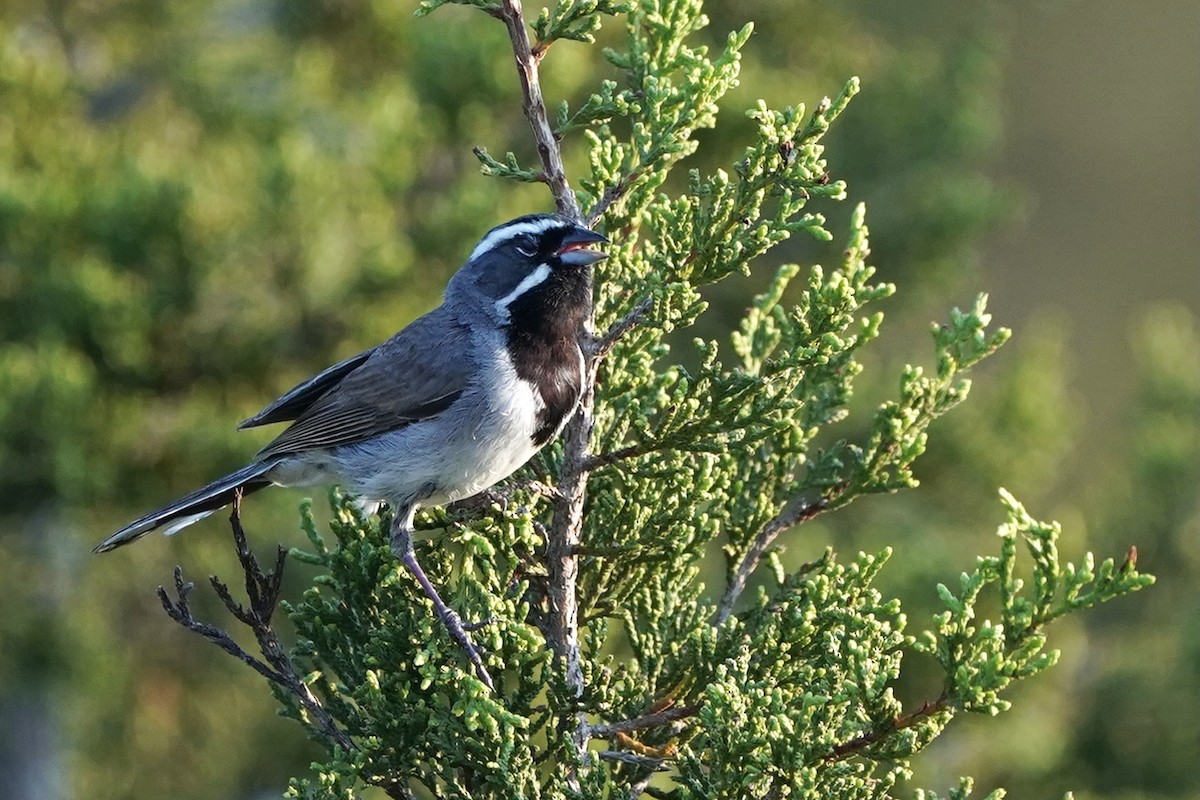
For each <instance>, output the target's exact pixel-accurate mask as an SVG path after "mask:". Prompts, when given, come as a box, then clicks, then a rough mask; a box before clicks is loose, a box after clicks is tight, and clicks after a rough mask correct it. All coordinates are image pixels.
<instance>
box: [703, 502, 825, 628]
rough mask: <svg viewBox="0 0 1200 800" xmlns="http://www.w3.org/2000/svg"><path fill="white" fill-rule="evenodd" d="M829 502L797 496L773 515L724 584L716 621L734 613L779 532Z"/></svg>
mask: <svg viewBox="0 0 1200 800" xmlns="http://www.w3.org/2000/svg"><path fill="white" fill-rule="evenodd" d="M829 503H830V498H829V497H822V498H820V499H819V500H815V501H813V502H811V503H810V502H805V501H802V500H799V499H797V500H795V501H793V502H791V503H789V504H788V506H787V507H786V508H784V509H783V511H780V512H779V513H778V514H776V515H775V516H774V517H772V518H771V519H770V520H769V521H768V522H767V524H766V525H763V527H762V530H760V531H759V532H758V535H757V536H756V537H754V543H753V544H752V545H751V546H750V549H749V551H747V552H746V555H745V556H744V557H743V558H742V561H741V563H740V564H738V567H737V569H736V570H734V573H733V578H732V579H731V580H730V581H729V585H728V586H727V587H725V593H724V594H723V595H722V596H721V602H720V604H719V605H718V606H717V615H716V617H715V620H714V622H715V624H717V625H720V624H722V623H723V622H725V620H727V619H729V615H730V614H732V613H733V606H734V604H735V603H737V600H738V598H739V597H741V595H742V592H743V591H745V589H746V583H747V582H748V581H749V580H750V575H751V574H752V573H753V572H754V570H755V569H757V568H758V564H759V562H760V561H762V557H763V556H764V555H766V552H767V550H768V549H769V548H770V547H771V545H772V544H774V542H775V539H776V538H778V537H779V534H781V533H783V532H784V531H786V530H787V529H788V528H791V527H794V526H796V525H799V524H801V523H803V522H807V521H808V520H810V519H812V518H813V517H815V516H817V515H818V514H820V513H821V512H822V511H824V510H825V509H827V508H828V507H829Z"/></svg>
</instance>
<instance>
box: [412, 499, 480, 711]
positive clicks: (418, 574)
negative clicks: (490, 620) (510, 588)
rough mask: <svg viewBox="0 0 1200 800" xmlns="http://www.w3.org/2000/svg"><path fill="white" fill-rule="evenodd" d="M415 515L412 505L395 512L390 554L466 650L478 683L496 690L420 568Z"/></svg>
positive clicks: (456, 619)
mask: <svg viewBox="0 0 1200 800" xmlns="http://www.w3.org/2000/svg"><path fill="white" fill-rule="evenodd" d="M415 514H416V508H415V507H412V506H409V507H408V508H401V509H397V513H396V516H395V518H394V519H393V520H392V552H393V553H395V554H396V558H398V559H400V563H401V564H403V565H404V566H406V567H408V571H409V572H411V573H412V575H413V577H414V578H416V579H417V583H419V584H421V589H422V590H423V591H424V592H425V596H426V597H428V598H429V599H430V601H432V602H433V608H434V610H435V611H437V615H438V619H440V620H441V621H442V624H443V625H445V626H446V630H447V631H448V632H449V633H450V638H451V639H453V640H454V641H455V642H457V643H458V646H459V647H461V648H462V649H463V650H465V651H466V653H467V657H468V658H470V659H471V663H472V664H474V665H475V674H476V675H477V676H479V680H481V681H483V682H484V683H485V684H487V687H488V688H489V689H491V690H492V691H495V690H496V687H495V685H493V683H492V676H491V675H489V674H488V671H487V668H486V667H484V666H483V659H482V658H481V657H480V655H479V650H477V649H476V647H475V645H474V643H472V642H471V638H470V637H469V636H467V629H466V628H464V627H463V623H462V619H461V618H459V616H458V614H456V613H454V611H453V610H452V609H451V608H450V607H449V606H447V605H446V603H445V602H444V601H443V600H442V598H441V596H440V595H439V594H438V593H437V589H435V588H434V587H433V584H432V583H430V581H429V578H428V577H427V576H426V575H425V570H423V569H421V564H420V563H419V562H418V561H417V553H416V551H415V550H414V549H413V540H412V537H413V516H414V515H415ZM484 624H486V623H484ZM470 627H471V629H472V630H475V629H477V628H479V627H482V626H481V625H472V626H470Z"/></svg>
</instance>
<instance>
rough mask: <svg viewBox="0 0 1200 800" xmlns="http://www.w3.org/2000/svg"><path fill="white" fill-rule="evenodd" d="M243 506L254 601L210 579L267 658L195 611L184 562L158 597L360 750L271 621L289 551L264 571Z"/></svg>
mask: <svg viewBox="0 0 1200 800" xmlns="http://www.w3.org/2000/svg"><path fill="white" fill-rule="evenodd" d="M240 506H241V495H240V494H239V495H237V496H236V497H235V499H234V502H233V508H232V511H231V512H230V515H229V524H230V527H231V528H232V529H233V541H234V547H235V548H236V550H237V555H238V561H239V562H241V565H242V571H243V572H244V573H245V578H246V596H247V598H248V600H249V607H246V606H244V605H242V604H241V603H239V602H237V601H236V600H234V599H233V596H232V595H231V594H230V592H229V587H228V586H226V585H225V584H224V583H223V582H222V581H221V580H220V579H219V578H217V576H215V575H213V576H212V577H211V578H209V581H210V582H211V583H212V586H213V589H214V590H215V591H216V593H217V596H218V597H220V598H221V602H222V603H224V604H225V607H226V608H227V609H228V610H229V612H230V613H231V614H233V616H234V617H235V618H236V619H237V620H238V621H239V622H241V623H242V624H244V625H246V626H247V627H248V628H250V630H251V631H252V632H253V633H254V638H255V640H256V641H257V642H258V647H259V650H260V651H261V652H262V655H263V659H264V660H259V659H257V658H255V657H254V656H252V655H250V654H249V653H247V652H246V651H245V650H243V649H242V648H241V647H240V646H239V645H238V644H237V642H235V641H234V640H233V638H232V637H231V636H230V635H229V634H227V633H225V632H224V631H222V630H220V629H219V628H216V627H214V626H212V625H209V624H207V623H204V622H201V621H199V620H197V619H196V618H194V617H193V616H192V612H191V608H190V607H189V605H188V594H189V593H190V592H191V590H192V588H193V586H192V584H191V583H184V581H183V569H182V567H178V566H177V567H175V596H176V598H175V599H174V600H172V599H171V597H170V595H169V594H168V593H167V590H166V589H164V588H163V587H162V586H159V587H158V597H159V600H161V601H162V604H163V609H164V610H165V611H166V612H167V615H168V616H170V617H171V619H173V620H175V621H176V622H178V623H179V624H180V625H182V626H183V627H185V628H187V629H188V630H190V631H193V632H194V633H198V634H200V635H201V636H203V637H204V638H206V639H208V640H209V641H210V642H212V643H213V644H215V645H217V646H218V647H220V648H221V649H222V650H224V651H225V652H227V653H229V654H230V655H233V656H234V657H236V658H237V659H239V660H240V661H242V662H243V663H245V664H248V665H249V666H251V667H253V668H254V670H255V671H256V672H258V674H260V675H262V676H263V677H264V678H266V679H267V680H269V681H271V682H272V683H274V684H276V685H278V686H279V687H281V688H282V689H284V690H285V691H287V692H288V693H290V694H291V695H293V696H294V697H295V698H296V699H297V701H298V702H299V703H300V707H301V708H302V709H303V711H304V714H305V715H306V716H307V717H308V719H309V721H310V724H312V726H313V727H314V728H315V729H316V730H317V732H318V733H320V735H321V736H322V737H323V738H324V739H325V741H326V742H327V743H328V744H329V745H330V746H333V745H336V746H338V747H341V748H342V749H344V750H354V749H356V746H355V744H354V741H353V740H352V739H351V738H350V736H349V734H347V733H346V732H345V731H344V730H342V729H341V728H339V727H338V725H337V723H336V722H335V721H334V719H333V717H331V716H330V715H329V712H327V711H326V710H325V709H324V708H323V707H322V706H321V703H320V701H319V700H317V698H316V696H315V695H314V694H313V693H312V690H311V689H309V688H308V684H306V683H305V682H304V680H303V679H302V678H301V677H300V674H299V672H298V671H297V670H296V666H295V664H293V663H292V660H291V658H289V657H288V654H287V651H286V650H285V649H284V647H283V645H282V644H281V643H280V641H279V637H278V635H276V633H275V630H274V629H273V628H272V627H271V616H272V614H274V612H275V608H276V606H277V605H278V603H279V591H280V585H281V583H282V581H283V566H284V558H285V556H286V551H285V550H284V549H283V548H282V547H280V548H279V549H278V552H277V553H276V556H275V568H274V569H273V570H271V571H270V572H263V571H262V569H261V567H260V566H259V564H258V559H257V558H255V556H254V553H252V552H251V551H250V546H249V545H248V544H247V542H246V531H245V530H244V529H243V528H242V521H241V518H240V516H239V508H240ZM385 788H387V787H385ZM388 793H389V794H392V796H394V797H398V796H403V795H401V794H393V790H392V789H388Z"/></svg>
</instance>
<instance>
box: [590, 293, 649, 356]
mask: <svg viewBox="0 0 1200 800" xmlns="http://www.w3.org/2000/svg"><path fill="white" fill-rule="evenodd" d="M653 306H654V298H653V297H647V298H645V299H644V300H642V301H641V302H640V303H638V304H637V305H636V306H634V307H633V309H632V310H631V311H630V312H629V313H628V314H626V315H625V316H623V317H621V318H620V319H619V320H617V321H616V322H614V323H613V324H612V327H611V328H609V329H608V330H607V331H606V332H605V333H604V335H603V336H601V337H600V338H598V339H595V340H594V341H593V342H592V346H591V351H592V356H593V357H595V358H600V357H602V356H604V355H605V354H606V353H608V351H609V350H612V349H613V345H615V344H616V343H617V342H618V341H619V340H620V338H621V337H622V336H624V335H625V334H627V333H629V331H631V330H633V328H634V326H636V325H637V324H638V323H640V322H641V321H642V318H643V317H645V316H646V312H648V311H649V310H650V309H651V308H652V307H653Z"/></svg>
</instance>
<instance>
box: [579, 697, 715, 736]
mask: <svg viewBox="0 0 1200 800" xmlns="http://www.w3.org/2000/svg"><path fill="white" fill-rule="evenodd" d="M699 710H700V705H699V704H691V705H686V706H679V707H678V708H668V709H667V710H666V711H658V712H656V713H654V714H646V715H645V716H641V717H637V718H636V719H626V720H622V721H620V722H610V723H606V724H603V725H589V726H588V734H589V735H590V736H591V737H592V738H593V739H609V738H611V737H613V736H616V735H617V734H618V733H631V732H633V731H640V730H644V729H646V728H657V727H658V726H660V725H666V724H667V723H668V722H675V721H676V720H681V719H686V718H688V717H692V716H695V715H696V712H697V711H699Z"/></svg>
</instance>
